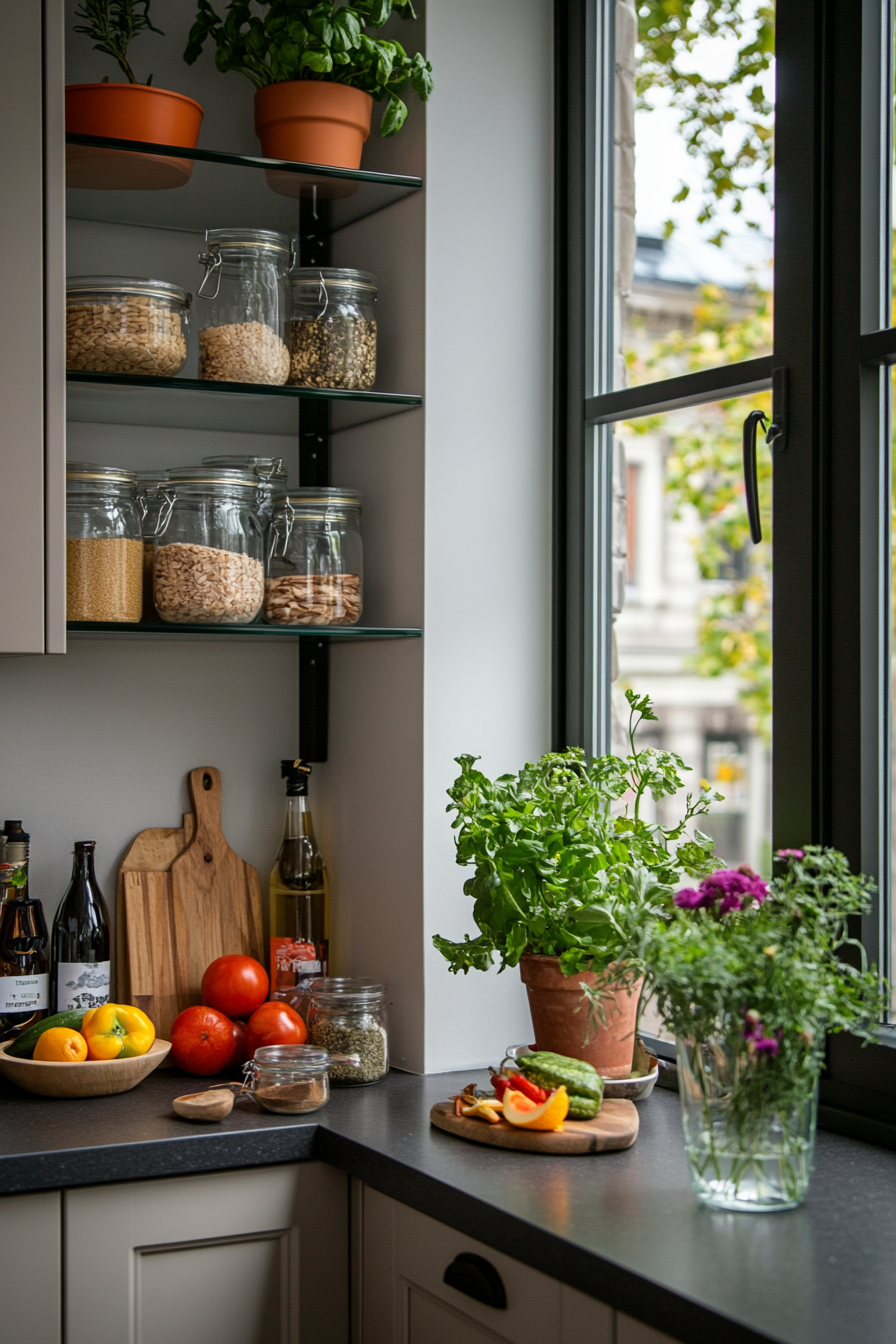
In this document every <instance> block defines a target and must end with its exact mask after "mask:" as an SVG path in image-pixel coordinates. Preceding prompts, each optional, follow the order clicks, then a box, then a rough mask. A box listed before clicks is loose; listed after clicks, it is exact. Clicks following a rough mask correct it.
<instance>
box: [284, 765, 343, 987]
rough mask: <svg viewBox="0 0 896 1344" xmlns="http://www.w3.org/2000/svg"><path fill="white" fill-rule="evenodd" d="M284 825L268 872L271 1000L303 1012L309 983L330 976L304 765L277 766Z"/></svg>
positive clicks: (320, 868) (319, 859) (323, 887)
mask: <svg viewBox="0 0 896 1344" xmlns="http://www.w3.org/2000/svg"><path fill="white" fill-rule="evenodd" d="M280 774H281V775H282V777H283V778H284V779H285V780H286V781H287V784H286V819H285V822H284V825H283V840H282V842H281V845H280V852H279V853H278V855H277V859H276V862H275V864H274V867H273V869H272V871H271V886H270V909H271V967H270V970H271V998H272V999H282V1000H284V1001H285V1002H287V1003H289V1004H292V1005H293V1007H295V1008H297V1009H298V1011H299V1012H302V1011H303V1009H304V1008H306V1007H307V1003H306V999H307V995H308V987H309V985H310V983H311V981H312V980H315V979H317V978H318V977H319V976H322V975H323V976H326V975H327V974H328V973H329V945H328V942H327V918H328V910H327V906H328V903H329V902H328V884H327V870H326V868H325V867H324V860H323V855H322V854H321V852H320V848H319V846H318V843H317V840H316V838H315V835H314V822H313V821H312V820H311V812H310V809H309V807H308V776H309V775H310V774H311V766H310V765H308V764H307V763H306V762H305V761H281V762H280Z"/></svg>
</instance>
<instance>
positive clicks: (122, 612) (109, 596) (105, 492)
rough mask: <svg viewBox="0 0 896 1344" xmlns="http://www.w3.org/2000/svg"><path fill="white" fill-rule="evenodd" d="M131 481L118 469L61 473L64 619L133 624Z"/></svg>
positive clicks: (137, 526) (137, 562)
mask: <svg viewBox="0 0 896 1344" xmlns="http://www.w3.org/2000/svg"><path fill="white" fill-rule="evenodd" d="M136 483H137V478H136V476H135V475H134V473H133V472H132V471H125V470H124V469H123V468H122V467H102V466H96V465H94V464H93V463H90V462H70V463H69V464H68V468H67V470H66V507H65V514H66V541H65V557H66V601H65V606H66V619H67V620H69V621H115V622H136V621H139V620H140V617H141V615H142V612H143V530H142V527H141V523H140V511H139V508H138V506H137V498H136Z"/></svg>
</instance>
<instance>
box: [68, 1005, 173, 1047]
mask: <svg viewBox="0 0 896 1344" xmlns="http://www.w3.org/2000/svg"><path fill="white" fill-rule="evenodd" d="M81 1035H82V1036H83V1037H84V1039H85V1041H86V1042H87V1057H88V1059H129V1058H130V1057H131V1056H132V1055H145V1054H146V1052H147V1050H148V1049H149V1048H150V1046H151V1045H152V1043H153V1041H154V1040H155V1038H156V1029H155V1027H154V1026H153V1024H152V1023H151V1022H150V1020H149V1018H148V1017H147V1016H146V1014H145V1013H141V1011H140V1009H139V1008H132V1007H131V1006H130V1005H129V1004H122V1003H103V1004H101V1005H100V1007H99V1008H88V1009H87V1012H86V1013H85V1014H84V1020H83V1022H82V1023H81Z"/></svg>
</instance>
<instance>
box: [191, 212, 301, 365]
mask: <svg viewBox="0 0 896 1344" xmlns="http://www.w3.org/2000/svg"><path fill="white" fill-rule="evenodd" d="M205 239H206V242H207V244H208V251H207V252H200V254H199V260H200V261H201V262H202V264H203V266H204V267H205V276H204V277H203V280H202V284H201V285H200V286H199V288H198V290H197V291H196V297H197V299H204V300H205V301H206V303H205V305H203V311H202V316H201V319H200V321H201V326H200V328H199V377H200V378H208V379H211V380H212V381H213V382H227V383H273V384H281V383H285V382H286V379H287V377H288V376H289V350H288V349H287V346H286V335H287V333H286V322H287V305H288V299H287V295H288V289H287V284H286V273H287V270H288V268H289V260H290V246H289V238H288V237H287V235H286V234H285V233H272V232H270V231H268V230H267V229H206V232H205Z"/></svg>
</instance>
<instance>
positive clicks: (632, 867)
mask: <svg viewBox="0 0 896 1344" xmlns="http://www.w3.org/2000/svg"><path fill="white" fill-rule="evenodd" d="M626 696H627V699H628V704H629V741H630V744H631V754H630V755H629V756H628V757H627V758H626V759H625V760H623V759H621V758H620V757H617V756H601V757H599V758H597V759H596V760H593V761H590V762H589V761H587V760H586V759H585V755H584V752H583V751H581V750H580V749H571V750H569V751H565V752H562V753H552V754H549V755H547V756H543V757H542V758H541V760H540V761H538V762H537V763H536V764H534V765H527V766H525V767H524V768H523V769H522V770H521V771H520V773H519V775H518V776H514V775H502V776H501V777H500V778H499V779H497V780H495V781H494V782H492V781H491V780H489V779H487V778H486V776H485V775H483V774H482V773H481V772H480V771H479V770H476V769H474V765H475V761H476V759H477V758H476V757H473V756H459V757H458V758H457V761H458V764H459V765H460V767H461V774H460V777H459V778H458V779H457V780H456V781H455V783H454V785H453V787H452V788H451V789H449V790H448V795H449V797H450V798H451V800H452V801H451V803H450V805H449V807H448V811H453V812H455V813H456V816H455V819H454V821H453V822H452V826H453V828H454V829H455V830H457V832H458V835H457V840H456V844H457V862H458V863H459V864H461V865H463V866H467V865H469V866H472V867H474V868H475V874H474V876H473V877H471V878H470V879H469V880H468V881H467V882H465V883H464V892H465V893H466V894H467V895H468V896H471V897H472V898H473V901H474V905H473V918H474V919H475V921H476V924H477V925H478V927H479V930H480V932H479V936H478V937H477V938H472V939H471V938H470V937H469V935H466V936H465V938H464V941H463V942H460V943H456V942H450V941H449V940H448V939H446V938H442V937H439V936H436V937H435V938H434V939H433V941H434V943H435V946H436V947H437V948H438V950H439V951H440V952H441V953H442V955H443V956H444V957H445V958H446V960H447V961H448V964H449V966H450V969H451V970H452V971H453V972H457V971H463V972H464V973H465V974H466V972H467V971H469V970H471V969H474V970H487V969H488V968H489V966H491V965H492V964H493V959H494V958H495V956H497V957H498V958H499V960H500V969H501V970H504V968H505V967H506V966H511V967H512V966H517V965H519V967H520V973H521V976H522V979H523V981H524V983H525V985H526V989H527V993H528V997H529V1007H530V1011H531V1013H532V1023H533V1028H534V1031H535V1045H536V1048H537V1049H539V1050H552V1051H554V1052H556V1053H557V1054H562V1055H570V1056H573V1057H576V1058H579V1059H586V1060H588V1062H589V1063H591V1064H593V1065H594V1067H595V1068H596V1069H597V1070H598V1071H599V1072H600V1073H602V1074H603V1075H604V1076H605V1077H608V1078H623V1077H627V1076H628V1075H629V1074H630V1073H631V1067H632V1052H633V1048H634V1040H635V1025H636V1019H637V1010H638V1000H639V997H640V991H641V984H642V979H643V973H644V967H643V962H642V961H641V960H640V959H639V958H638V956H637V953H636V952H635V951H634V949H635V945H636V943H637V940H638V937H639V929H640V928H641V926H642V925H643V924H644V923H645V922H646V921H648V920H650V919H652V918H654V917H656V916H658V915H659V914H660V913H661V912H662V911H663V910H664V909H666V908H667V907H668V905H669V903H670V902H671V899H672V893H673V890H674V887H675V886H676V885H677V884H678V882H679V881H680V880H681V878H682V877H683V875H684V874H688V875H690V876H694V877H700V876H704V875H706V874H708V873H710V872H712V871H713V869H714V868H717V867H718V866H719V864H718V861H717V860H716V859H714V858H713V854H712V848H713V842H712V840H711V839H710V838H709V836H706V835H702V834H701V833H700V832H699V831H695V832H694V833H693V835H691V836H690V837H689V836H688V833H687V827H688V826H689V824H690V823H691V822H692V821H693V819H694V818H695V817H698V816H701V815H703V814H705V813H706V812H707V811H708V809H709V805H710V803H711V802H713V801H714V800H716V799H718V797H719V795H718V794H716V793H714V792H712V791H711V790H710V789H709V788H708V787H706V786H703V787H701V790H700V792H699V794H698V795H697V796H696V798H695V797H694V796H693V795H692V794H688V795H687V801H686V804H685V814H684V817H683V819H682V820H681V821H680V822H679V823H678V824H677V825H676V826H674V827H670V828H667V829H664V828H663V827H661V826H659V825H653V824H650V823H648V822H647V821H645V820H644V818H643V817H642V816H641V806H642V803H643V802H644V800H645V798H646V796H647V795H648V794H651V795H652V796H653V797H654V798H655V799H660V798H664V797H672V796H674V795H675V794H677V793H678V792H679V791H680V790H681V788H682V781H681V776H680V773H679V772H680V771H681V770H684V769H687V768H688V767H686V766H685V765H684V764H683V762H682V761H681V759H680V758H679V757H678V756H675V755H673V754H672V753H671V752H665V751H658V750H655V749H652V748H649V749H646V750H644V751H638V750H637V748H636V745H635V734H636V732H637V728H638V726H639V724H640V723H641V722H642V721H643V720H645V719H656V715H655V714H654V713H653V710H652V708H651V705H650V700H649V699H648V697H647V696H643V697H640V698H639V697H638V696H636V695H635V693H634V692H633V691H627V692H626ZM626 796H627V797H628V801H627V802H623V800H624V799H625V798H626ZM583 991H587V993H586V994H585V996H584V997H583Z"/></svg>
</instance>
